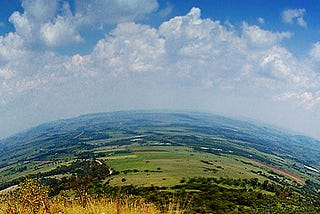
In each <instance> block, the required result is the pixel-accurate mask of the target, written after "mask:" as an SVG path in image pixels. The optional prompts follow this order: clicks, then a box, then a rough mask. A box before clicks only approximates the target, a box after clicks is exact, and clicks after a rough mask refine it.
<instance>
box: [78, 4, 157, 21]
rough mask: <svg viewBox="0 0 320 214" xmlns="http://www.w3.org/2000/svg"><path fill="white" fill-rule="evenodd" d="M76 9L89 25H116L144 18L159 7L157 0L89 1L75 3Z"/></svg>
mask: <svg viewBox="0 0 320 214" xmlns="http://www.w3.org/2000/svg"><path fill="white" fill-rule="evenodd" d="M75 7H76V13H77V14H78V15H79V16H80V17H83V18H84V19H85V20H84V21H85V22H87V23H97V22H98V23H103V24H116V23H121V22H127V21H133V20H136V19H139V18H142V17H144V16H146V15H147V14H149V13H151V12H153V11H155V10H156V9H157V8H158V7H159V5H158V2H157V1H156V0H149V1H145V0H130V1H120V0H88V1H75Z"/></svg>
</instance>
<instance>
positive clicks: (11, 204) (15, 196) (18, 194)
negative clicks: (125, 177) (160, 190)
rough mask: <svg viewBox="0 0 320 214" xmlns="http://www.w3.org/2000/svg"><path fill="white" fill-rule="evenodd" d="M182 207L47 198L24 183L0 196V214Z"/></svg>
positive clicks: (126, 213) (109, 213) (178, 210)
mask: <svg viewBox="0 0 320 214" xmlns="http://www.w3.org/2000/svg"><path fill="white" fill-rule="evenodd" d="M181 205H182V204H181V203H179V202H177V203H175V202H170V203H168V204H163V206H162V207H160V208H159V207H157V206H156V205H154V204H153V203H149V202H146V201H145V200H143V199H141V198H136V197H130V196H127V197H125V198H119V199H116V200H111V199H108V198H106V197H93V196H88V195H83V197H70V196H66V195H64V194H60V195H57V196H55V197H53V198H49V196H48V189H47V188H46V187H45V186H43V185H41V183H39V182H37V181H35V180H32V179H27V180H26V181H25V182H24V183H22V184H20V189H19V190H18V191H15V192H12V193H10V194H3V195H0V214H113V213H114V214H143V213H150V214H160V213H168V214H182V213H184V210H183V209H182V206H181Z"/></svg>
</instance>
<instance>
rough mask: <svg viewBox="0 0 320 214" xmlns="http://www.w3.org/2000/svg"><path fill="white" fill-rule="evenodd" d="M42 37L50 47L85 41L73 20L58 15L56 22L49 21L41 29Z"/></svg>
mask: <svg viewBox="0 0 320 214" xmlns="http://www.w3.org/2000/svg"><path fill="white" fill-rule="evenodd" d="M40 34H41V38H42V39H43V41H44V42H45V44H46V45H47V46H49V47H56V46H61V45H64V44H70V43H78V42H81V41H83V38H82V37H81V36H80V34H79V32H78V30H77V29H76V25H74V23H73V22H72V21H71V20H68V19H66V18H63V17H62V16H58V17H57V18H56V19H55V20H54V22H47V23H45V24H44V25H43V26H41V29H40Z"/></svg>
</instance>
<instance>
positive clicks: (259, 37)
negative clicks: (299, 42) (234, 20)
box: [242, 23, 292, 47]
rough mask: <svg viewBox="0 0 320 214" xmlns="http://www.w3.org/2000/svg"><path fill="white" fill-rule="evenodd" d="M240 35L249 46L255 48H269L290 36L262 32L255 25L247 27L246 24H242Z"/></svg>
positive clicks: (288, 34)
mask: <svg viewBox="0 0 320 214" xmlns="http://www.w3.org/2000/svg"><path fill="white" fill-rule="evenodd" d="M242 34H243V36H244V37H245V39H246V40H247V41H248V42H249V44H252V45H253V46H255V47H270V46H273V45H275V44H278V43H279V42H281V41H282V40H283V39H289V38H290V37H291V36H292V34H291V33H290V32H280V33H279V32H275V33H274V32H270V31H266V30H262V29H261V28H260V27H258V26H256V25H253V26H249V25H248V24H247V23H243V27H242Z"/></svg>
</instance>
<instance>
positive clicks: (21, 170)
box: [0, 111, 320, 209]
mask: <svg viewBox="0 0 320 214" xmlns="http://www.w3.org/2000/svg"><path fill="white" fill-rule="evenodd" d="M319 163H320V141H318V140H316V139H313V138H309V137H306V136H302V135H298V134H295V133H293V132H289V131H284V130H282V129H278V128H275V127H272V126H270V125H265V124H261V123H256V122H252V121H250V122H249V121H244V120H239V119H234V118H229V117H225V116H220V115H214V114H209V113H199V112H168V111H166V112H165V111H162V112H160V111H122V112H110V113H97V114H89V115H82V116H79V117H76V118H72V119H66V120H59V121H54V122H50V123H46V124H43V125H40V126H37V127H34V128H32V129H30V130H27V131H25V132H22V133H19V134H17V135H14V136H12V137H9V138H6V139H4V140H1V141H0V187H1V189H5V188H7V187H10V186H12V185H16V184H18V183H19V182H20V180H21V178H23V177H25V176H31V177H38V178H42V179H44V180H45V181H46V182H47V183H48V184H49V185H50V184H52V183H55V184H57V183H58V184H59V185H56V186H59V188H60V189H59V188H57V189H56V190H55V191H56V193H59V191H61V190H63V188H65V189H68V188H72V186H68V187H65V185H64V184H63V182H67V181H70V180H71V179H73V178H74V176H79V175H84V174H86V173H91V174H90V176H92V175H94V176H93V179H96V181H98V182H100V183H101V184H103V185H108V188H112V187H119V186H128V185H134V186H136V187H137V188H142V187H143V188H149V187H150V186H151V187H154V186H157V187H159V188H168V187H171V188H173V189H180V188H179V185H182V184H185V185H186V186H188V185H191V186H192V185H193V183H192V182H195V183H196V182H199V181H198V180H192V179H197V178H203V179H204V178H206V179H209V181H210V182H212V181H211V180H210V179H218V180H214V182H215V183H217V184H219V185H220V186H221V183H222V184H223V185H222V186H223V188H227V189H228V190H230V189H233V188H235V187H234V184H232V185H231V184H228V182H229V183H230V182H231V183H232V182H235V181H236V180H238V182H240V180H242V181H244V183H245V184H243V185H244V187H245V188H247V187H248V186H247V185H249V187H250V188H253V187H254V189H255V188H256V187H257V186H259V188H260V189H259V190H255V191H258V192H259V193H261V192H262V193H263V194H271V195H272V194H278V193H277V190H276V189H277V188H278V185H279V187H281V188H282V187H283V188H284V187H286V188H287V187H290V188H291V189H292V190H293V191H294V192H296V194H298V195H303V194H304V193H305V191H306V188H309V190H308V191H309V193H308V195H309V196H310V195H311V196H314V197H317V194H318V193H317V192H318V190H319V181H318V178H319V171H318V169H320V164H319ZM90 178H91V177H90ZM68 179H69V180H68ZM219 179H220V180H219ZM221 179H227V180H226V181H225V182H224V183H223V181H222V180H221ZM228 179H229V180H228ZM230 179H231V180H230ZM255 179H257V180H255ZM91 181H92V180H90V182H91ZM209 181H206V182H209ZM50 182H51V183H50ZM188 182H189V183H188ZM201 182H203V181H201ZM259 182H260V183H259ZM266 182H267V183H269V184H274V185H276V187H277V188H275V186H271V187H270V186H268V185H266V186H263V184H265V183H266ZM240 183H241V182H240ZM240 183H238V185H240ZM258 184H259V185H258ZM198 186H201V185H198ZM249 187H248V190H249V189H250V188H249ZM181 188H182V187H181ZM183 188H186V187H185V186H184V187H183ZM188 188H191V187H188ZM192 188H194V189H196V188H195V187H194V186H193V187H192ZM192 188H191V189H192ZM272 188H273V189H272ZM281 188H280V189H281ZM278 189H279V188H278ZM196 190H197V189H196ZM192 191H193V190H192ZM197 191H200V190H197ZM268 192H269V193H268ZM309 196H308V197H309ZM199 209H200V208H199Z"/></svg>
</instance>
